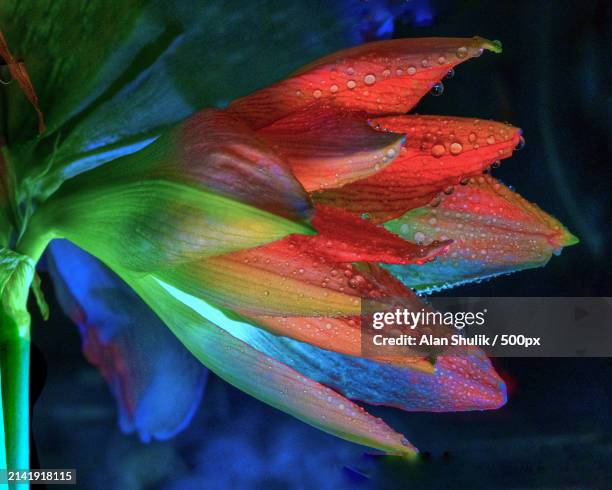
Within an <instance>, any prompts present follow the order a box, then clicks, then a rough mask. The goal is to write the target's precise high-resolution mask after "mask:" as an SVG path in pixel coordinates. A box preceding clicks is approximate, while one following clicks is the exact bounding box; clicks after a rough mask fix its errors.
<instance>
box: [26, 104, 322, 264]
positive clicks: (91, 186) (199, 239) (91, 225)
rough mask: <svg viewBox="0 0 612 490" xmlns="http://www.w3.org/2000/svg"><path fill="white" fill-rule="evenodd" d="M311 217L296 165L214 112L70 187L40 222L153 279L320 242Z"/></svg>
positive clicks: (52, 201) (66, 186) (50, 202)
mask: <svg viewBox="0 0 612 490" xmlns="http://www.w3.org/2000/svg"><path fill="white" fill-rule="evenodd" d="M309 211H310V202H309V199H308V196H307V194H306V192H305V191H304V190H303V188H302V187H301V186H300V184H299V183H298V182H297V181H296V180H295V178H294V177H293V176H292V174H291V171H290V169H289V168H288V167H287V166H286V164H285V163H283V162H282V161H281V160H280V158H279V157H278V156H277V155H276V154H275V153H273V152H272V151H270V150H268V149H267V148H266V147H265V146H264V145H263V144H262V143H261V142H260V141H259V140H258V138H257V137H256V136H255V135H253V134H252V132H251V130H250V129H248V128H247V127H246V126H245V125H244V124H243V123H241V122H240V121H238V120H235V119H234V118H232V117H231V116H228V115H227V114H225V113H223V112H221V111H218V110H213V109H209V110H204V111H201V112H199V113H197V114H195V115H194V116H192V117H191V118H189V119H188V120H187V121H185V122H184V123H183V124H181V125H180V126H178V127H177V128H175V129H173V130H172V131H169V132H168V133H166V134H164V135H163V136H161V137H160V138H159V139H157V140H156V141H155V142H154V143H152V144H150V145H149V146H147V147H146V148H143V149H142V150H140V151H138V152H136V153H133V154H131V155H127V156H125V157H123V158H119V159H117V160H114V161H113V162H110V163H108V164H107V165H104V166H102V167H99V168H96V169H94V170H91V171H89V172H85V173H83V174H81V175H78V176H76V177H74V178H73V179H70V180H68V181H67V182H66V183H65V184H64V185H63V186H62V187H61V188H60V189H59V191H58V192H57V193H56V194H54V195H53V196H52V197H51V198H50V199H49V200H48V201H47V202H45V203H44V205H42V206H41V207H40V208H39V210H38V211H37V213H36V215H35V218H34V220H35V221H36V225H37V226H40V228H42V229H45V230H48V229H53V230H55V232H56V233H57V235H58V236H61V237H65V238H68V239H70V240H71V241H73V242H74V243H76V244H77V245H79V246H80V247H81V248H83V249H85V250H87V251H89V252H91V253H93V254H94V255H95V256H97V257H100V258H101V259H102V260H104V261H105V262H107V263H110V262H116V263H118V264H121V266H122V267H126V268H130V269H132V270H138V271H142V272H149V271H152V270H156V269H159V268H162V267H167V266H169V265H170V264H176V263H181V262H186V261H190V260H195V259H197V258H202V257H206V256H212V255H217V254H222V253H227V252H231V251H234V250H239V249H241V248H249V247H254V246H258V245H261V244H263V243H267V242H270V241H274V240H278V239H280V238H283V237H285V236H286V235H288V234H291V233H312V229H311V228H310V225H309V224H308V223H307V219H308V215H309ZM41 221H42V223H40V222H41Z"/></svg>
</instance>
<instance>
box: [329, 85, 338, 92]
mask: <svg viewBox="0 0 612 490" xmlns="http://www.w3.org/2000/svg"><path fill="white" fill-rule="evenodd" d="M329 91H330V92H331V93H332V94H335V93H336V92H337V91H338V85H332V86H331V87H329Z"/></svg>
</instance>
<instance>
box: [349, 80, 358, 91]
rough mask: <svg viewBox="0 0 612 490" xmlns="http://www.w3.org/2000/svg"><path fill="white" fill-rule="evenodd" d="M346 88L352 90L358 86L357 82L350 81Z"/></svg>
mask: <svg viewBox="0 0 612 490" xmlns="http://www.w3.org/2000/svg"><path fill="white" fill-rule="evenodd" d="M346 86H347V87H348V88H349V89H351V90H352V89H354V88H355V87H356V86H357V82H355V80H349V81H348V82H346Z"/></svg>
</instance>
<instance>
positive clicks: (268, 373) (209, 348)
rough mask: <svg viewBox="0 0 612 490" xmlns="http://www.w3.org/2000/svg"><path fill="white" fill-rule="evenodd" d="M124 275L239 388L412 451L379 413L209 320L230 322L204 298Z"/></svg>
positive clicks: (382, 445) (385, 446)
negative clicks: (376, 413)
mask: <svg viewBox="0 0 612 490" xmlns="http://www.w3.org/2000/svg"><path fill="white" fill-rule="evenodd" d="M126 279H127V281H128V283H129V284H130V285H131V286H132V287H134V289H135V290H136V291H137V292H138V294H139V295H140V296H141V297H142V298H143V299H144V300H145V302H147V303H148V304H149V305H150V306H151V308H152V309H153V310H154V311H155V312H156V313H157V314H158V315H159V316H160V318H162V320H163V321H164V322H165V323H166V324H167V325H168V326H169V327H170V329H171V330H172V331H173V332H174V334H175V335H176V336H177V337H178V338H179V339H180V340H181V341H182V342H183V343H184V344H185V345H186V346H187V348H188V349H189V350H191V351H192V352H193V354H194V355H195V356H196V357H197V358H198V359H200V361H201V362H202V363H203V364H204V365H206V366H207V367H208V368H209V369H210V370H211V371H213V372H214V373H215V374H217V375H218V376H220V377H221V378H223V379H224V380H226V381H227V382H229V383H231V384H233V385H234V386H236V387H237V388H239V389H241V390H242V391H245V392H246V393H248V394H250V395H251V396H254V397H255V398H257V399H259V400H261V401H263V402H265V403H268V404H269V405H272V406H273V407H275V408H277V409H279V410H282V411H284V412H287V413H289V414H291V415H293V416H294V417H296V418H298V419H300V420H302V421H303V422H306V423H308V424H310V425H313V426H314V427H316V428H318V429H320V430H323V431H325V432H328V433H330V434H333V435H335V436H338V437H341V438H343V439H346V440H349V441H352V442H356V443H358V444H364V445H366V446H370V447H373V448H377V449H380V450H382V451H385V452H387V453H390V454H401V455H408V456H411V455H414V454H415V453H416V449H415V448H414V447H413V446H412V445H411V444H410V443H409V442H408V441H407V440H406V438H405V437H404V436H402V435H401V434H398V433H397V432H395V431H394V430H393V429H391V428H390V427H389V426H388V425H387V424H385V423H384V422H383V421H382V420H381V419H377V418H375V417H373V416H371V415H370V414H368V413H367V412H366V411H365V410H364V409H363V408H361V407H359V406H358V405H356V404H354V403H353V402H351V401H350V400H348V399H346V398H345V397H343V396H342V395H340V394H338V393H337V392H336V391H334V390H332V389H330V388H328V387H326V386H324V385H322V384H319V383H317V382H315V381H313V380H312V379H310V378H308V377H306V376H304V375H302V374H300V373H299V372H297V371H295V370H293V369H291V368H290V367H288V366H287V365H286V364H283V363H281V362H279V361H277V360H275V359H273V358H271V357H269V356H267V355H266V354H264V353H262V352H260V351H258V350H256V349H254V348H252V347H251V346H249V345H248V344H247V343H245V342H243V341H242V340H240V339H238V338H236V337H235V336H234V335H232V334H230V333H228V331H226V329H224V328H220V327H219V326H217V325H215V324H214V323H212V322H211V321H210V318H215V320H216V321H219V322H223V323H228V324H229V323H231V321H230V320H231V319H229V318H227V317H223V316H222V317H221V318H220V317H218V316H216V315H217V314H219V313H215V312H214V309H213V308H211V307H210V305H208V304H207V303H206V302H204V301H202V300H201V299H198V298H196V297H194V296H191V295H187V294H185V293H183V292H181V291H179V290H177V289H176V288H174V287H172V286H171V285H169V284H167V283H165V282H163V281H159V280H158V279H156V278H154V277H152V276H148V277H143V276H140V277H136V276H133V275H130V276H129V277H127V275H126ZM211 310H213V312H212V313H211V312H210V311H211ZM221 315H222V314H221ZM234 325H235V327H236V328H238V329H240V328H241V325H246V324H240V323H234ZM225 328H228V327H227V326H226V327H225Z"/></svg>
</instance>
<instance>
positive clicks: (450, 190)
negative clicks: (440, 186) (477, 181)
mask: <svg viewBox="0 0 612 490" xmlns="http://www.w3.org/2000/svg"><path fill="white" fill-rule="evenodd" d="M454 190H455V188H454V187H453V186H452V185H449V186H448V187H447V188H446V189H444V194H446V195H447V196H450V195H451V194H452V193H453V191H454Z"/></svg>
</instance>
